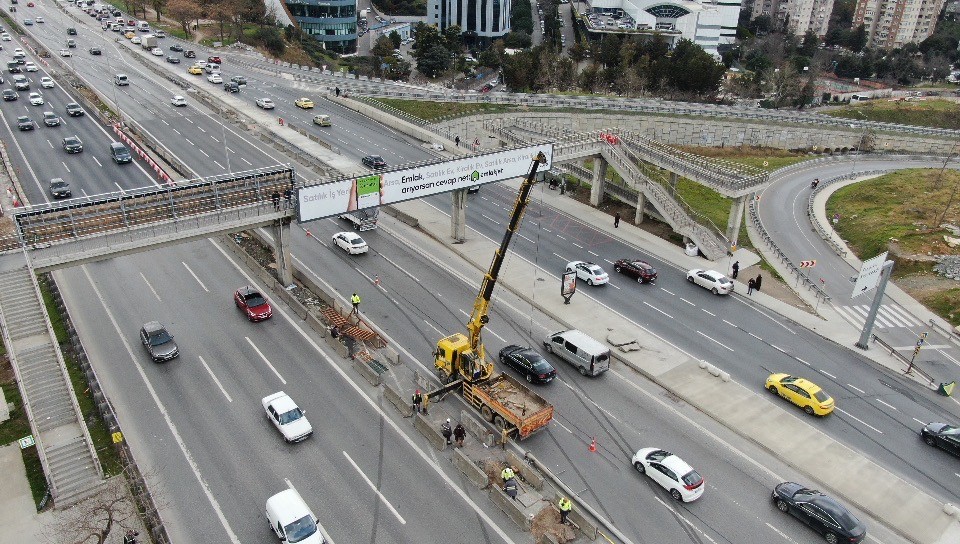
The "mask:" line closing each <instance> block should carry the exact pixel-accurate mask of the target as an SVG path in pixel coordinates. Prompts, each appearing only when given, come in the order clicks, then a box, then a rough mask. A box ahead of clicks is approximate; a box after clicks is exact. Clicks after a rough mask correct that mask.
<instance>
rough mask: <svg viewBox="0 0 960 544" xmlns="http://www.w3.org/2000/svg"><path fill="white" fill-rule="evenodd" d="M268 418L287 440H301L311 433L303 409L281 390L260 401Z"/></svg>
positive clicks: (311, 430)
mask: <svg viewBox="0 0 960 544" xmlns="http://www.w3.org/2000/svg"><path fill="white" fill-rule="evenodd" d="M260 402H261V403H262V404H263V409H264V410H265V411H266V412H267V419H269V420H270V421H271V422H272V423H273V425H274V427H276V428H277V429H278V430H279V431H280V434H282V435H283V439H284V440H286V441H287V442H301V441H303V440H306V439H307V438H309V437H310V435H311V434H313V426H311V425H310V422H309V421H307V416H306V415H304V411H303V410H301V409H300V407H299V406H297V403H295V402H293V399H291V398H290V396H289V395H287V394H286V393H284V392H283V391H280V392H277V393H274V394H272V395H270V396H268V397H263V400H261V401H260Z"/></svg>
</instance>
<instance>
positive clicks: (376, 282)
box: [373, 274, 380, 286]
mask: <svg viewBox="0 0 960 544" xmlns="http://www.w3.org/2000/svg"><path fill="white" fill-rule="evenodd" d="M373 284H374V285H377V286H379V285H380V276H378V275H377V274H374V275H373Z"/></svg>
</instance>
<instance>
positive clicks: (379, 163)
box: [361, 155, 387, 169]
mask: <svg viewBox="0 0 960 544" xmlns="http://www.w3.org/2000/svg"><path fill="white" fill-rule="evenodd" d="M361 162H363V165H364V166H367V167H369V168H374V169H380V168H386V167H387V162H386V161H384V160H383V157H381V156H380V155H367V156H366V157H364V158H363V159H361Z"/></svg>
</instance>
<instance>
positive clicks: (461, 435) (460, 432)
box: [453, 422, 467, 448]
mask: <svg viewBox="0 0 960 544" xmlns="http://www.w3.org/2000/svg"><path fill="white" fill-rule="evenodd" d="M465 438H467V430H466V429H464V428H463V423H460V422H457V426H456V427H454V428H453V440H454V441H455V442H456V443H457V447H458V448H462V447H463V441H464V439H465Z"/></svg>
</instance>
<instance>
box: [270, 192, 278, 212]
mask: <svg viewBox="0 0 960 544" xmlns="http://www.w3.org/2000/svg"><path fill="white" fill-rule="evenodd" d="M270 200H271V201H273V209H274V211H280V191H273V193H272V194H271V195H270Z"/></svg>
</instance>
